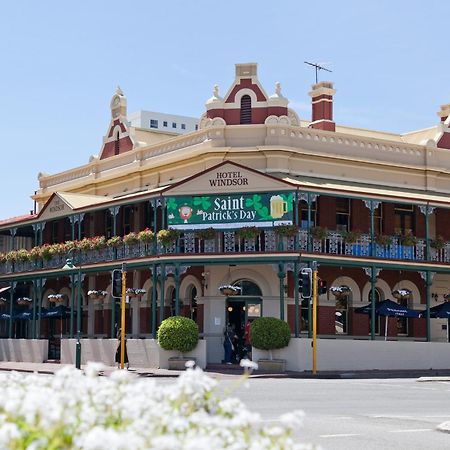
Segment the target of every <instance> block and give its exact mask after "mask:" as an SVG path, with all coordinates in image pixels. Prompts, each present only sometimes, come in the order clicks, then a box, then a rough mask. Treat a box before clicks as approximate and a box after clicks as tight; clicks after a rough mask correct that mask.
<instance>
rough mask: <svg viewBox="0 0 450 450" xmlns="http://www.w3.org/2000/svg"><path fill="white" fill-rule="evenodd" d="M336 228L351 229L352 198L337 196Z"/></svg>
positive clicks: (340, 229)
mask: <svg viewBox="0 0 450 450" xmlns="http://www.w3.org/2000/svg"><path fill="white" fill-rule="evenodd" d="M336 229H337V230H338V231H350V199H348V198H336Z"/></svg>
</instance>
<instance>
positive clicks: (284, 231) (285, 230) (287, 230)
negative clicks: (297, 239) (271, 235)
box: [274, 225, 298, 237]
mask: <svg viewBox="0 0 450 450" xmlns="http://www.w3.org/2000/svg"><path fill="white" fill-rule="evenodd" d="M274 230H275V233H276V234H278V236H286V237H294V236H296V235H297V233H298V226H297V225H278V226H276V227H275V228H274Z"/></svg>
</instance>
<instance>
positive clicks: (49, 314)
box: [41, 305, 70, 319]
mask: <svg viewBox="0 0 450 450" xmlns="http://www.w3.org/2000/svg"><path fill="white" fill-rule="evenodd" d="M69 316H70V308H68V307H67V306H64V305H58V306H54V307H53V308H49V309H47V310H46V311H44V312H42V313H41V317H43V318H48V319H50V318H61V317H69Z"/></svg>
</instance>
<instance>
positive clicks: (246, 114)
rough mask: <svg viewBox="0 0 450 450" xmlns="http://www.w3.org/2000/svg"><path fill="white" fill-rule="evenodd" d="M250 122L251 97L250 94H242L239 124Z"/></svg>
mask: <svg viewBox="0 0 450 450" xmlns="http://www.w3.org/2000/svg"><path fill="white" fill-rule="evenodd" d="M251 123H252V99H251V98H250V95H243V96H242V98H241V124H242V125H245V124H251Z"/></svg>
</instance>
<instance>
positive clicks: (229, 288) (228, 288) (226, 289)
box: [219, 284, 242, 297]
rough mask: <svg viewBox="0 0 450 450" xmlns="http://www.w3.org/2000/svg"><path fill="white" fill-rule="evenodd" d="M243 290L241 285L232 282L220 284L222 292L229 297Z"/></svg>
mask: <svg viewBox="0 0 450 450" xmlns="http://www.w3.org/2000/svg"><path fill="white" fill-rule="evenodd" d="M241 290H242V289H241V288H240V287H239V286H233V285H232V284H224V285H223V286H219V291H220V293H221V294H223V295H226V296H228V297H230V296H232V295H236V294H239V292H241Z"/></svg>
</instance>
